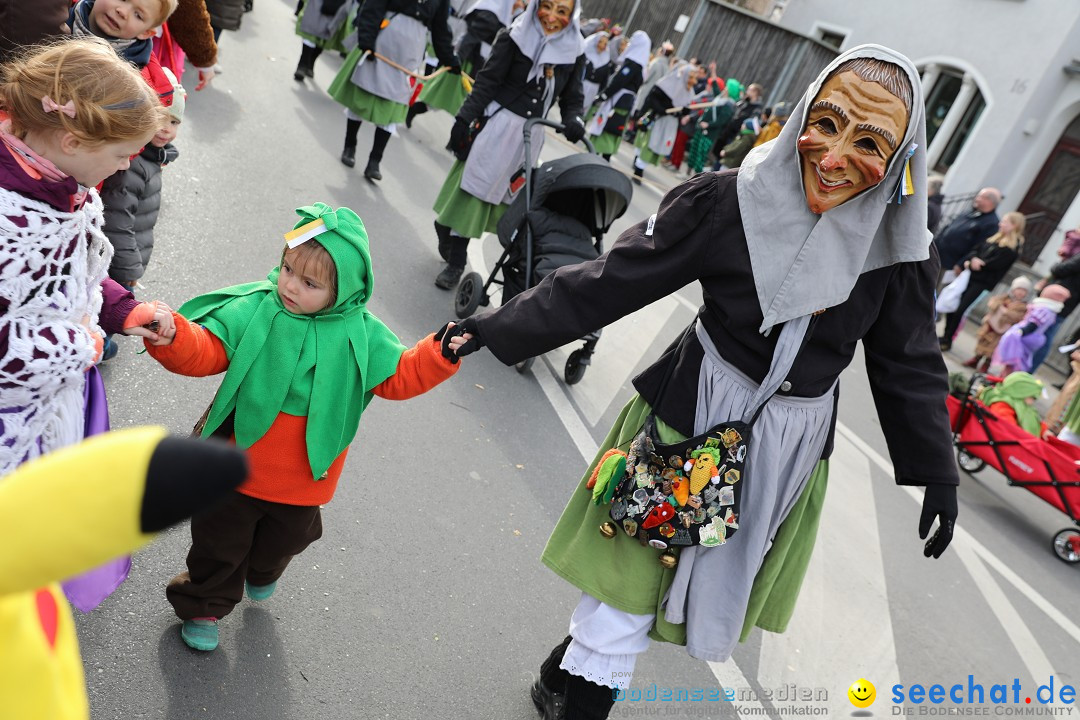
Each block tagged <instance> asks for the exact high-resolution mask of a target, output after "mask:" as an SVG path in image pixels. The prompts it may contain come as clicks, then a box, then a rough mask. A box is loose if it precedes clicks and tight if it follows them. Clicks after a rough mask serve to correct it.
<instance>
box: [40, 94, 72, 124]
mask: <svg viewBox="0 0 1080 720" xmlns="http://www.w3.org/2000/svg"><path fill="white" fill-rule="evenodd" d="M41 109H42V110H44V111H45V112H47V113H51V112H62V113H64V114H65V115H67V116H68V117H69V118H72V119H74V118H75V101H74V100H68V101H67V102H66V103H64V104H63V105H57V104H56V101H55V100H53V99H52V98H51V97H49V96H48V95H46V96H45V97H43V98H41Z"/></svg>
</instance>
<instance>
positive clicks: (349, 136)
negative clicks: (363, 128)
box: [341, 119, 360, 167]
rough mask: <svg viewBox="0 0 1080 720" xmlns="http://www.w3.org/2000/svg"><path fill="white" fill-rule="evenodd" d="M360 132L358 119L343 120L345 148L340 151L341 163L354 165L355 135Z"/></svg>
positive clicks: (347, 165)
mask: <svg viewBox="0 0 1080 720" xmlns="http://www.w3.org/2000/svg"><path fill="white" fill-rule="evenodd" d="M359 133H360V121H359V120H352V119H348V120H346V121H345V149H344V150H342V151H341V164H342V165H345V166H346V167H354V166H355V165H356V136H357V135H358V134H359Z"/></svg>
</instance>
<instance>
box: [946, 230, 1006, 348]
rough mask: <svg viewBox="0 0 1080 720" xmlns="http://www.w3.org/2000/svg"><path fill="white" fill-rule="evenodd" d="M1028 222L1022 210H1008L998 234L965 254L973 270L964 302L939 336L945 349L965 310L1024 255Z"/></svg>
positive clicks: (999, 280)
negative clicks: (1022, 253)
mask: <svg viewBox="0 0 1080 720" xmlns="http://www.w3.org/2000/svg"><path fill="white" fill-rule="evenodd" d="M1024 222H1025V221H1024V216H1023V215H1022V214H1021V213H1018V212H1010V213H1005V217H1003V218H1001V221H1000V222H999V223H998V232H997V234H996V235H993V236H992V237H990V238H988V239H987V240H986V242H984V243H982V244H981V245H979V246H978V247H976V248H975V249H974V250H972V251H971V252H969V253H968V255H967V257H965V258H963V260H962V262H963V267H964V269H965V270H970V271H971V279H970V280H968V286H967V289H966V290H964V294H963V295H961V296H960V305H959V306H958V307H957V308H956V310H955V311H954V312H951V313H949V314H948V316H947V317H946V319H945V331H944V332H943V333H942V335H941V337H940V338H939V342H940V344H941V350H942V352H945V351H947V350H950V349H952V341H953V337H954V336H955V335H956V330H957V328H959V327H960V320H961V319H963V317H964V311H965V310H967V309H968V308H969V307H971V304H972V303H974V302H975V301H976V300H977V299H978V298H979V296H980V295H982V294H983V293H984V292H986V291H989V290H993V289H994V286H995V285H997V284H998V283H999V282H1001V279H1002V278H1003V277H1005V273H1007V272H1008V271H1009V268H1011V267H1012V264H1013V263H1014V262H1016V258H1018V257H1019V256H1020V248H1021V246H1023V244H1024Z"/></svg>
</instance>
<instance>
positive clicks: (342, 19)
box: [293, 0, 357, 82]
mask: <svg viewBox="0 0 1080 720" xmlns="http://www.w3.org/2000/svg"><path fill="white" fill-rule="evenodd" d="M356 5H357V0H308V1H307V2H306V3H304V8H303V9H302V10H301V11H300V16H299V17H297V19H296V34H297V35H299V36H300V39H301V40H302V41H303V43H302V44H301V46H300V61H299V62H298V63H297V64H296V70H295V71H294V72H293V80H296V81H297V82H303V81H304V79H305V78H313V77H315V61H316V60H318V59H319V56H320V55H322V53H323V51H324V50H330V51H331V52H345V38H346V36H347V35H348V34H349V30H350V29H351V28H352V22H351V21H352V19H353V17H354V16H355V14H356Z"/></svg>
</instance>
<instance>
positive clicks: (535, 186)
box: [498, 153, 634, 243]
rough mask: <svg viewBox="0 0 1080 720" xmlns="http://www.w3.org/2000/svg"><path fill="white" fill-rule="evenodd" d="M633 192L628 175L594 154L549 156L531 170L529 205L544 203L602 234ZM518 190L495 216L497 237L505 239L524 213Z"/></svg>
mask: <svg viewBox="0 0 1080 720" xmlns="http://www.w3.org/2000/svg"><path fill="white" fill-rule="evenodd" d="M633 193H634V189H633V186H632V185H631V184H630V180H629V178H627V177H626V176H625V175H623V174H622V173H621V172H619V171H618V170H616V169H615V168H613V167H611V165H609V164H608V163H607V161H605V160H604V159H603V158H601V157H600V156H598V155H591V154H587V153H578V154H574V155H568V156H566V157H562V158H559V159H557V160H552V161H551V162H546V163H544V164H542V165H540V166H539V167H538V168H536V169H535V170H533V176H532V209H536V208H540V207H545V208H547V209H549V210H551V211H553V212H556V213H558V214H560V215H566V216H569V217H572V218H574V219H575V220H577V221H578V222H580V223H581V224H583V225H584V226H585V227H587V228H588V229H589V232H590V233H591V234H593V235H603V234H604V233H606V232H607V231H608V230H609V229H610V228H611V224H612V223H613V222H615V220H616V219H618V218H619V217H621V216H622V214H623V213H625V212H626V208H627V207H628V206H629V205H630V198H631V197H632V195H633ZM526 210H527V209H526V207H525V193H524V192H520V193H518V196H517V197H516V198H514V201H513V202H512V203H511V204H510V207H509V208H507V210H506V213H505V214H504V215H503V216H502V218H501V219H500V220H499V225H498V231H499V239H500V240H503V241H504V243H505V242H506V239H507V238H510V237H512V236H513V234H514V230H516V229H517V228H519V227H521V224H522V222H523V221H524V219H525V214H526Z"/></svg>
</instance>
